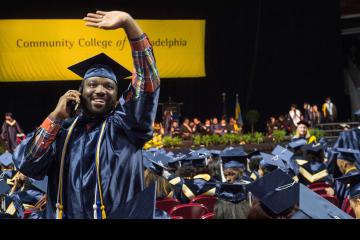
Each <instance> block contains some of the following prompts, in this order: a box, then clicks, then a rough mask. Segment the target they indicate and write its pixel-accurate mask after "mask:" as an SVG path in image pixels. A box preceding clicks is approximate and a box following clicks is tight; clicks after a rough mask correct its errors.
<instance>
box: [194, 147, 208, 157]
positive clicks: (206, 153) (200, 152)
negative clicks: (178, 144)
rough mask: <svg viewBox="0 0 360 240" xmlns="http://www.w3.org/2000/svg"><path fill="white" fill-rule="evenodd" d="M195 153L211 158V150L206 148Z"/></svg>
mask: <svg viewBox="0 0 360 240" xmlns="http://www.w3.org/2000/svg"><path fill="white" fill-rule="evenodd" d="M195 152H197V153H198V154H203V155H205V156H207V157H210V156H211V152H210V150H208V149H206V148H200V149H198V150H195Z"/></svg>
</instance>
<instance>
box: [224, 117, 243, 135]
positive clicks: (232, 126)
mask: <svg viewBox="0 0 360 240" xmlns="http://www.w3.org/2000/svg"><path fill="white" fill-rule="evenodd" d="M226 130H227V132H228V133H232V134H239V133H240V128H239V126H238V124H237V123H236V120H235V119H234V118H233V117H231V118H230V120H229V124H228V125H227V127H226Z"/></svg>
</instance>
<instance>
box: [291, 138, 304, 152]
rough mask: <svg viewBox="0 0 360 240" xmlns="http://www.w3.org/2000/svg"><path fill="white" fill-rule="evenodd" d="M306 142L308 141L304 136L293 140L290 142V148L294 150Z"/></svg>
mask: <svg viewBox="0 0 360 240" xmlns="http://www.w3.org/2000/svg"><path fill="white" fill-rule="evenodd" d="M305 144H307V141H306V140H305V139H303V138H299V139H297V140H293V141H291V142H290V143H289V144H288V147H289V148H292V149H294V150H296V149H298V148H300V147H302V146H304V145H305Z"/></svg>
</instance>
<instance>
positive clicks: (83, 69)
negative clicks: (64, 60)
mask: <svg viewBox="0 0 360 240" xmlns="http://www.w3.org/2000/svg"><path fill="white" fill-rule="evenodd" d="M99 65H102V66H106V67H108V68H110V69H111V71H112V73H113V74H112V73H108V70H107V68H105V69H101V68H98V70H96V71H97V73H94V74H93V76H99V77H106V78H109V79H112V80H114V81H115V82H119V81H120V80H121V79H124V78H126V77H129V76H131V75H132V73H131V72H130V71H129V70H127V69H126V68H124V67H123V66H121V65H120V64H119V63H118V62H116V61H115V60H114V59H112V58H110V57H109V56H108V55H106V54H105V53H100V54H98V55H96V56H93V57H90V58H88V59H85V60H84V61H82V62H79V63H77V64H74V65H72V66H70V67H68V69H69V70H71V71H72V72H74V73H75V74H77V75H78V76H80V77H81V78H84V77H85V75H88V73H87V72H88V70H89V69H90V68H93V67H94V66H99ZM111 75H115V77H116V79H113V76H111Z"/></svg>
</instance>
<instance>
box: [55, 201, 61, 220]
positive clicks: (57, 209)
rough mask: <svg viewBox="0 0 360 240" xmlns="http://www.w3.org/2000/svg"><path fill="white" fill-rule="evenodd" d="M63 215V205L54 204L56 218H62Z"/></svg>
mask: <svg viewBox="0 0 360 240" xmlns="http://www.w3.org/2000/svg"><path fill="white" fill-rule="evenodd" d="M62 217H63V205H61V204H59V203H57V204H56V219H62Z"/></svg>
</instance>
